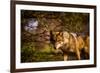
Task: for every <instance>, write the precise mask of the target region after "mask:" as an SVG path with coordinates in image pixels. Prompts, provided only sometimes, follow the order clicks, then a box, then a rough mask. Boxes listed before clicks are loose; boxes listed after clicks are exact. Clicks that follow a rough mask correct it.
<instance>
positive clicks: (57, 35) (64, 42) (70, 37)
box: [52, 31, 89, 60]
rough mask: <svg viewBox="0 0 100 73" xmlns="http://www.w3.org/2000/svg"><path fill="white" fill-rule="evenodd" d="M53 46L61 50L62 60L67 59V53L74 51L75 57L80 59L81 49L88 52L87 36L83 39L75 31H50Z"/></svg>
mask: <svg viewBox="0 0 100 73" xmlns="http://www.w3.org/2000/svg"><path fill="white" fill-rule="evenodd" d="M52 34H53V38H54V39H53V40H54V42H55V43H54V47H55V48H56V49H57V50H61V51H63V54H64V60H67V59H68V53H69V52H74V53H76V56H77V59H78V60H80V59H81V56H80V53H81V50H82V49H84V51H85V52H86V53H87V54H89V36H88V38H87V37H86V39H83V37H82V36H81V35H77V34H75V33H68V32H66V31H63V32H52Z"/></svg>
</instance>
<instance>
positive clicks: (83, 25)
mask: <svg viewBox="0 0 100 73" xmlns="http://www.w3.org/2000/svg"><path fill="white" fill-rule="evenodd" d="M50 31H68V32H75V33H85V34H89V13H75V12H73V13H72V12H50V11H49V12H48V11H31V10H21V62H44V61H62V60H63V55H62V54H61V53H58V54H57V53H55V49H54V48H53V46H52V44H51V43H50Z"/></svg>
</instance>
